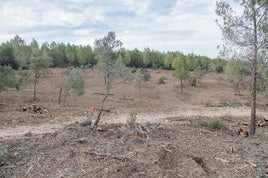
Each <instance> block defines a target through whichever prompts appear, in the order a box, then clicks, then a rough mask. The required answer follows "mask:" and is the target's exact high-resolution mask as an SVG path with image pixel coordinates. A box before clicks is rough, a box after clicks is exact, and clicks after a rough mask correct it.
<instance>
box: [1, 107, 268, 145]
mask: <svg viewBox="0 0 268 178" xmlns="http://www.w3.org/2000/svg"><path fill="white" fill-rule="evenodd" d="M257 114H260V115H262V116H264V117H266V118H268V112H266V111H261V110H257ZM225 115H228V116H237V117H248V118H250V108H249V107H236V108H231V107H191V109H187V108H179V109H178V110H176V111H173V112H169V113H164V112H157V113H156V112H151V113H150V112H146V113H138V115H137V122H146V121H148V122H152V123H153V122H157V123H158V122H165V118H170V117H191V116H193V117H197V116H206V117H213V116H214V117H217V116H225ZM127 116H128V113H121V114H111V115H108V116H105V117H103V118H102V122H104V123H126V121H127ZM84 119H85V117H70V118H69V119H68V120H65V121H61V120H60V118H55V119H54V120H55V121H54V122H51V123H43V124H39V125H30V126H16V127H7V128H1V129H0V141H1V140H8V139H14V138H24V137H27V136H28V135H31V134H45V133H53V132H55V131H56V130H58V129H60V128H63V127H65V126H67V125H70V124H72V123H75V122H79V121H82V120H84Z"/></svg>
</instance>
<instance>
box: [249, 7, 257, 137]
mask: <svg viewBox="0 0 268 178" xmlns="http://www.w3.org/2000/svg"><path fill="white" fill-rule="evenodd" d="M252 10H253V23H254V24H253V25H254V42H253V43H254V45H253V50H254V57H253V60H252V93H251V120H250V135H251V136H252V135H255V132H256V84H257V77H256V76H257V57H258V48H257V42H258V39H257V21H256V9H255V6H253V7H252Z"/></svg>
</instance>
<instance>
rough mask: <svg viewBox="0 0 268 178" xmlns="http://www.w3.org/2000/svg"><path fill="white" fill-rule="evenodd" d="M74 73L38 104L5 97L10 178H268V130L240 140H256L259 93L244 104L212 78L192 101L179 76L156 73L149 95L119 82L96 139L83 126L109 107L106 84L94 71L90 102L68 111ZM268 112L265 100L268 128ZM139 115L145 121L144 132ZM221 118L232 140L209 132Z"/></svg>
mask: <svg viewBox="0 0 268 178" xmlns="http://www.w3.org/2000/svg"><path fill="white" fill-rule="evenodd" d="M64 70H66V69H59V68H58V69H53V71H52V74H51V75H50V76H49V77H48V78H42V79H41V80H40V82H39V83H38V86H37V87H38V92H37V98H38V100H37V101H35V102H33V101H31V98H32V94H33V91H32V87H31V85H28V86H26V87H23V88H22V89H21V90H13V89H10V90H7V91H4V92H2V93H0V177H62V178H63V177H267V176H268V161H267V160H268V150H267V148H268V127H267V126H266V127H258V128H257V134H256V136H254V137H252V138H250V137H241V136H239V135H238V134H237V131H238V130H239V129H240V128H241V129H243V130H247V131H248V126H247V124H248V123H249V117H250V107H249V106H250V104H249V103H250V96H249V91H248V90H243V91H242V92H241V95H234V92H233V89H232V87H231V85H230V84H229V83H228V81H227V80H226V79H225V77H224V76H221V75H219V74H214V73H209V74H207V75H205V76H204V78H203V79H202V80H201V82H200V83H199V84H198V85H197V86H196V87H190V86H186V88H185V90H184V91H185V92H184V93H180V92H179V91H180V89H179V81H178V80H176V79H174V78H173V77H172V75H171V72H170V71H164V70H150V74H151V79H150V80H149V81H148V82H146V83H145V84H144V85H143V86H142V87H141V90H139V89H138V87H137V86H135V85H133V84H131V83H122V82H121V81H120V80H118V81H116V83H118V85H116V86H114V88H113V89H112V92H111V93H112V95H111V96H110V97H109V98H108V101H107V103H106V104H105V109H107V110H110V112H105V113H104V114H103V116H102V120H101V123H100V127H99V128H98V129H99V130H98V131H96V130H92V129H91V127H90V126H85V127H84V126H81V125H80V124H79V123H80V122H82V121H84V120H85V119H86V118H87V117H90V118H94V117H95V116H96V112H93V111H92V110H91V108H92V107H97V108H98V107H100V104H101V100H102V98H103V95H102V93H103V92H104V89H103V85H102V78H101V77H100V76H99V74H98V73H97V72H96V71H95V70H93V69H85V71H84V75H85V88H86V90H85V94H84V95H83V96H82V97H75V96H70V97H69V98H68V99H67V103H66V105H65V106H60V105H58V104H57V101H58V92H59V83H60V81H61V79H62V72H63V71H64ZM160 77H164V78H165V84H158V79H159V78H160ZM34 106H35V107H38V108H40V110H38V111H36V112H33V110H32V107H34ZM267 106H268V105H267V100H265V99H264V98H262V97H261V96H258V109H257V115H258V118H259V119H268V107H267ZM130 112H136V113H137V121H136V122H137V123H136V125H135V126H134V127H130V126H129V125H128V124H127V118H128V115H129V113H130ZM215 117H216V118H219V119H220V120H222V122H225V123H226V124H227V127H228V130H226V131H219V130H214V129H211V128H208V127H207V126H206V125H205V124H204V123H206V121H207V120H210V119H211V118H215ZM142 123H150V124H149V126H148V128H147V131H146V132H145V133H144V134H141V133H140V132H137V130H136V129H135V128H137V127H139V126H141V125H142Z"/></svg>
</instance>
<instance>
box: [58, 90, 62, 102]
mask: <svg viewBox="0 0 268 178" xmlns="http://www.w3.org/2000/svg"><path fill="white" fill-rule="evenodd" d="M61 98H62V87H60V92H59V100H58V102H59V105H60V103H61Z"/></svg>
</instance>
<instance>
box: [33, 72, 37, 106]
mask: <svg viewBox="0 0 268 178" xmlns="http://www.w3.org/2000/svg"><path fill="white" fill-rule="evenodd" d="M36 85H37V77H35V79H34V96H33V100H34V101H35V100H36Z"/></svg>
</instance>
